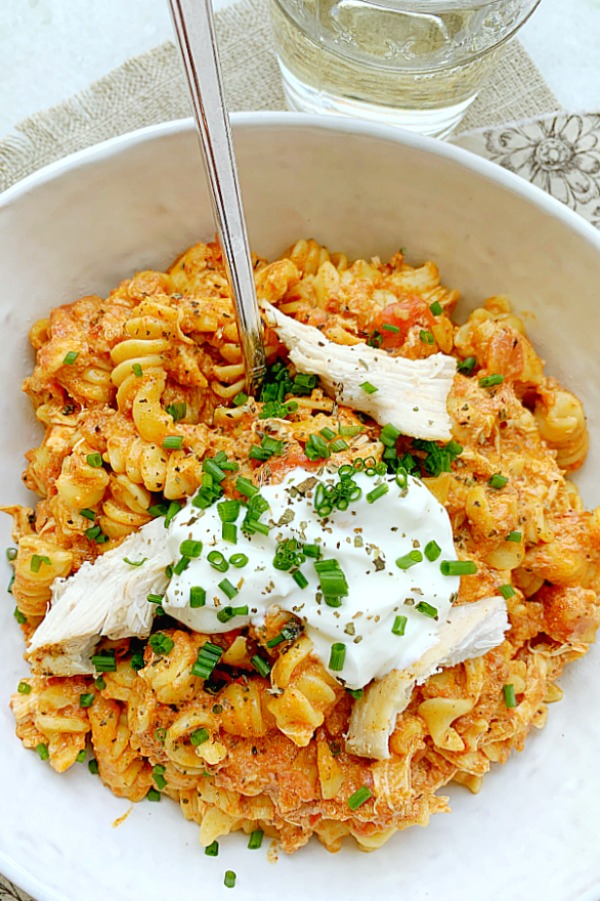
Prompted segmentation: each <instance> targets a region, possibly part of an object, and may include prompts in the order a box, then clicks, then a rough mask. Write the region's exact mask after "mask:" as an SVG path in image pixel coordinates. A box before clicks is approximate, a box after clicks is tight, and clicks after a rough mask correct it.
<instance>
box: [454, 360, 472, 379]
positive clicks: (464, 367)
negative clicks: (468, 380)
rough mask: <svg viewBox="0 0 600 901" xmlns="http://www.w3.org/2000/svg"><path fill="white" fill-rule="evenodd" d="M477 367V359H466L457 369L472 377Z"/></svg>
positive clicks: (458, 364) (457, 365)
mask: <svg viewBox="0 0 600 901" xmlns="http://www.w3.org/2000/svg"><path fill="white" fill-rule="evenodd" d="M476 366H477V357H465V359H464V360H461V361H460V363H457V364H456V369H457V371H458V372H462V373H463V374H464V375H471V373H472V372H473V370H474V369H475V367H476Z"/></svg>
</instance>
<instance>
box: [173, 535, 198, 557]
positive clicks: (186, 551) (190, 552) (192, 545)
mask: <svg viewBox="0 0 600 901" xmlns="http://www.w3.org/2000/svg"><path fill="white" fill-rule="evenodd" d="M179 553H180V554H182V555H183V556H184V557H191V558H192V559H194V558H196V557H199V556H200V554H201V553H202V542H201V541H193V540H191V539H189V538H188V539H186V541H182V542H181V544H180V545H179Z"/></svg>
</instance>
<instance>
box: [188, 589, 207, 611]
mask: <svg viewBox="0 0 600 901" xmlns="http://www.w3.org/2000/svg"><path fill="white" fill-rule="evenodd" d="M205 604H206V589H205V588H201V587H200V585H193V586H192V587H191V588H190V607H204V605H205Z"/></svg>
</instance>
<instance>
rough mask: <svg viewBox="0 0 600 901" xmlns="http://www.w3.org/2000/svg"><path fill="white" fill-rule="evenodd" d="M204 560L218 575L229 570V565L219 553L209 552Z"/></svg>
mask: <svg viewBox="0 0 600 901" xmlns="http://www.w3.org/2000/svg"><path fill="white" fill-rule="evenodd" d="M206 559H207V560H208V562H209V563H210V565H211V566H212V568H213V569H216V570H218V571H219V572H220V573H226V572H227V570H228V569H229V563H228V562H227V560H226V559H225V557H224V556H223V554H222V553H221V551H210V552H209V553H208V554H207V555H206Z"/></svg>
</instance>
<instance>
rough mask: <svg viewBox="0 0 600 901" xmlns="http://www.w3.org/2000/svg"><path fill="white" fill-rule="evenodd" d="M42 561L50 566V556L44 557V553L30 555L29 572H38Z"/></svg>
mask: <svg viewBox="0 0 600 901" xmlns="http://www.w3.org/2000/svg"><path fill="white" fill-rule="evenodd" d="M42 563H45V564H46V566H52V561H51V560H50V557H46V556H45V555H44V554H33V555H32V557H31V563H30V564H29V566H30V569H31V572H32V573H39V571H40V567H41V565H42Z"/></svg>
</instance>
